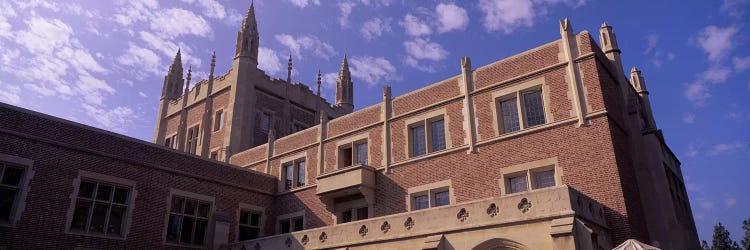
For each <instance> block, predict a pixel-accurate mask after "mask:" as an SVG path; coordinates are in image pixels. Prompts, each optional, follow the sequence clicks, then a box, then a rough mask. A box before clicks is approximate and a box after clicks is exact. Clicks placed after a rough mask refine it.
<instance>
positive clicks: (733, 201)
mask: <svg viewBox="0 0 750 250" xmlns="http://www.w3.org/2000/svg"><path fill="white" fill-rule="evenodd" d="M735 204H737V199H735V198H727V199H725V200H724V206H725V207H727V208H730V207H733V206H734V205H735Z"/></svg>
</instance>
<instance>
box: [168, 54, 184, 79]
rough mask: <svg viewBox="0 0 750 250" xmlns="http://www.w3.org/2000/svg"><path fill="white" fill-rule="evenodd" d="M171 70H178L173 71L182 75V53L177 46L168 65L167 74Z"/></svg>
mask: <svg viewBox="0 0 750 250" xmlns="http://www.w3.org/2000/svg"><path fill="white" fill-rule="evenodd" d="M173 71H179V72H174V73H180V76H182V53H181V52H180V48H177V55H175V56H174V60H172V65H170V66H169V74H172V73H173Z"/></svg>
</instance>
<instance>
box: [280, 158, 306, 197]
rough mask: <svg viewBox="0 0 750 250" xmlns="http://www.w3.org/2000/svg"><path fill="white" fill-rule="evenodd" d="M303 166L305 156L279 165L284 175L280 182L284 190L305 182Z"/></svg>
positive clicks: (302, 184) (299, 185)
mask: <svg viewBox="0 0 750 250" xmlns="http://www.w3.org/2000/svg"><path fill="white" fill-rule="evenodd" d="M305 166H306V165H305V158H299V159H297V160H294V161H290V162H285V163H284V164H282V165H281V173H282V176H283V177H284V178H283V179H284V182H283V183H282V184H283V185H284V186H283V188H284V190H290V189H292V188H296V187H301V186H304V185H305V184H306V183H305V182H306V181H305V180H306V177H305V172H306V171H305V170H306V168H305Z"/></svg>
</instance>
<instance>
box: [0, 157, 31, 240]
mask: <svg viewBox="0 0 750 250" xmlns="http://www.w3.org/2000/svg"><path fill="white" fill-rule="evenodd" d="M0 161H1V162H4V163H10V164H12V165H13V166H17V167H22V168H24V171H23V175H22V176H21V181H20V182H19V183H18V188H19V190H18V195H16V198H15V199H14V200H13V207H11V209H10V216H9V218H8V221H7V222H0V227H16V225H17V223H18V221H19V220H20V219H21V216H22V215H23V212H24V211H25V210H26V202H27V201H26V199H27V197H28V195H29V190H30V189H31V186H30V185H29V184H30V182H31V179H33V178H34V170H33V167H34V161H33V160H31V159H26V158H21V157H17V156H12V155H6V154H0Z"/></svg>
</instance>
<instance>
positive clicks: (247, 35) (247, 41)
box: [234, 2, 260, 66]
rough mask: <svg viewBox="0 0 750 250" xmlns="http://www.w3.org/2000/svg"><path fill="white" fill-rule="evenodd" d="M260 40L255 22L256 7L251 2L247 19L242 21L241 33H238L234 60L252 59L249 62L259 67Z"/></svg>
mask: <svg viewBox="0 0 750 250" xmlns="http://www.w3.org/2000/svg"><path fill="white" fill-rule="evenodd" d="M259 40H260V37H259V35H258V23H257V22H256V20H255V6H254V4H253V3H252V2H251V3H250V8H248V9H247V14H246V15H245V19H243V20H242V26H241V27H240V31H239V32H237V47H236V49H235V52H234V58H235V59H237V58H239V57H248V58H249V59H250V61H249V62H250V63H251V64H253V65H254V66H257V65H258V43H259Z"/></svg>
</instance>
